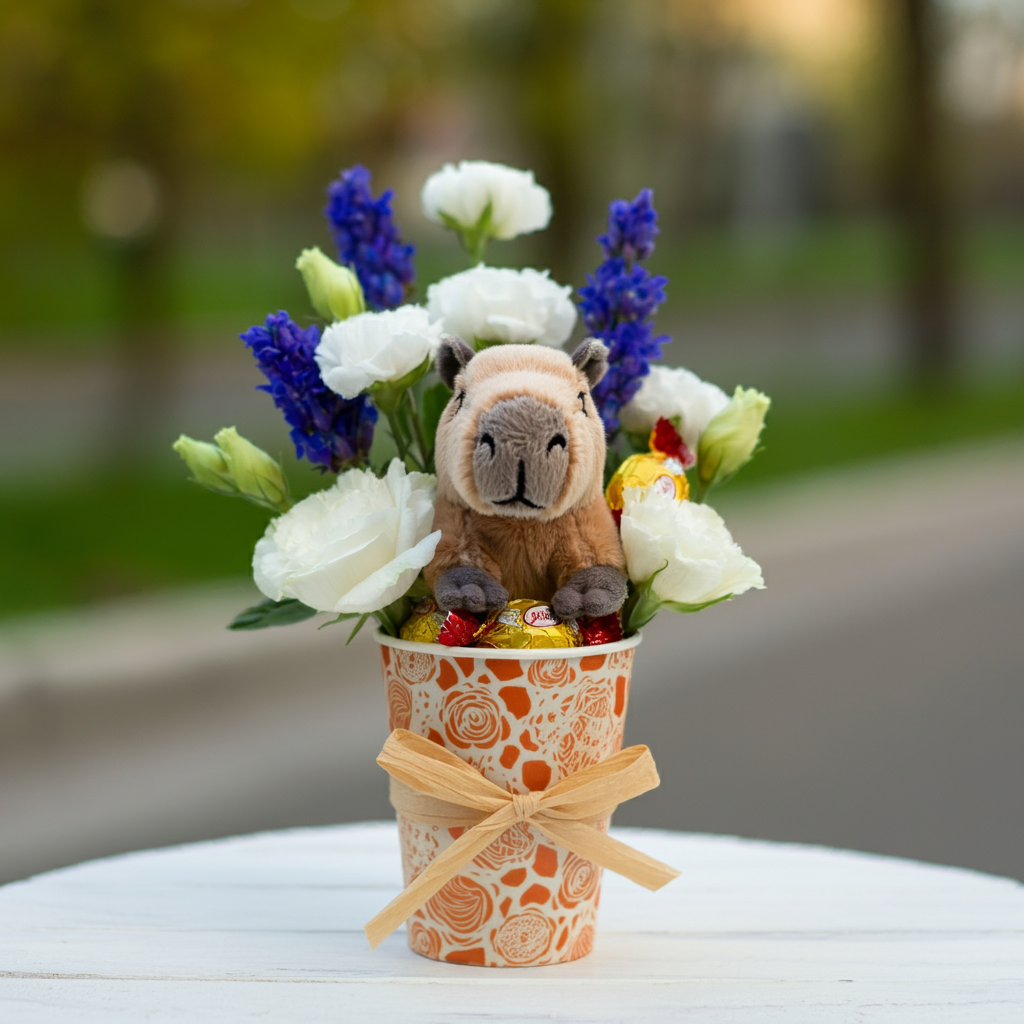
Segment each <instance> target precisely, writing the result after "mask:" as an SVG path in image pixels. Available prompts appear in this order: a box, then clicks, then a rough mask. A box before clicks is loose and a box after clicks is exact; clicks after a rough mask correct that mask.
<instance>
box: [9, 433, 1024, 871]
mask: <svg viewBox="0 0 1024 1024" xmlns="http://www.w3.org/2000/svg"><path fill="white" fill-rule="evenodd" d="M727 494H728V492H726V495H727ZM719 504H720V507H721V508H722V510H723V511H724V512H725V513H726V515H727V520H728V522H729V524H730V526H731V528H732V529H733V533H734V535H735V536H736V538H737V539H738V540H739V541H740V543H741V544H742V545H743V547H744V549H745V550H746V551H747V552H748V553H749V554H750V555H752V556H753V557H754V558H756V559H757V560H758V561H759V562H760V563H761V564H762V566H763V568H764V573H765V578H766V580H767V582H768V589H767V590H766V591H764V592H760V593H751V594H748V595H746V596H744V597H743V598H742V599H740V600H737V601H735V602H731V603H728V604H725V605H720V606H717V607H715V608H711V609H709V610H707V611H705V612H702V613H700V614H699V615H696V616H687V617H677V616H673V615H670V614H669V613H665V614H664V615H662V616H660V617H659V618H658V619H657V620H656V621H655V623H654V624H653V625H652V626H651V627H649V628H648V630H647V631H646V632H647V635H646V637H645V640H644V643H643V645H642V646H641V648H640V650H639V651H638V657H637V663H636V671H635V674H634V681H633V690H632V695H631V703H630V711H629V720H628V726H627V731H626V739H627V742H629V743H638V742H644V743H647V744H649V745H650V746H651V748H652V749H653V752H654V754H655V757H656V759H657V762H658V766H659V769H660V771H661V775H662V780H663V781H662V786H661V788H660V789H659V790H657V791H656V792H654V793H652V794H649V795H648V796H645V797H642V798H640V799H638V800H635V801H632V802H631V803H630V804H627V805H625V806H624V807H623V808H622V809H621V810H620V811H619V812H618V814H617V816H616V821H617V822H618V823H620V824H635V825H640V824H643V825H655V826H665V827H670V828H679V829H686V830H693V831H708V832H724V833H735V834H740V835H747V836H758V837H763V838H770V839H783V840H785V839H789V840H798V841H801V842H812V843H823V844H827V845H834V846H846V847H852V848H856V849H862V850H872V851H877V852H882V853H889V854H896V855H900V856H906V857H915V858H919V859H923V860H931V861H939V862H944V863H950V864H958V865H962V866H966V867H972V868H977V869H980V870H983V871H991V872H996V873H1000V874H1007V875H1013V876H1016V877H1018V878H1024V742H1022V723H1024V442H1021V441H1013V442H1004V443H999V444H988V445H985V446H982V447H973V448H963V449H958V450H955V451H946V452H942V453H938V454H935V455H932V456H926V457H919V458H917V459H914V460H912V461H900V462H892V463H886V464H881V465H876V466H870V467H863V468H859V469H857V470H854V471H847V472H845V473H842V474H836V475H833V476H822V477H816V478H813V479H808V480H806V481H802V482H797V483H789V484H786V485H777V486H776V487H775V488H774V489H771V490H760V491H758V492H757V493H747V494H740V495H737V496H736V497H733V498H731V499H729V500H723V501H722V502H720V503H719ZM251 596H252V593H251V592H250V591H248V590H244V589H239V588H235V587H228V588H219V589H216V588H215V589H210V590H204V591H196V592H191V593H187V594H179V595H167V596H163V597H159V598H153V599H148V600H145V601H135V602H131V603H127V604H121V605H117V606H108V607H105V608H100V609H96V610H93V611H89V612H81V613H76V614H75V615H71V616H61V617H49V618H43V619H37V620H33V621H31V622H21V623H8V624H6V625H4V626H3V627H0V881H2V880H9V879H13V878H17V877H22V876H24V875H27V874H30V873H33V872H36V871H41V870H43V869H46V868H50V867H55V866H58V865H62V864H67V863H71V862H74V861H77V860H80V859H83V858H87V857H93V856H98V855H101V854H107V853H113V852H115V851H121V850H128V849H133V848H138V847H146V846H153V845H162V844H169V843H175V842H182V841H186V840H192V839H200V838H205V837H212V836H219V835H226V834H231V833H235V832H246V831H254V830H258V829H267V828H279V827H283V826H288V825H300V824H318V823H325V822H334V821H351V820H359V819H364V818H375V817H387V816H389V813H390V809H389V807H388V804H387V800H386V785H385V777H384V773H383V772H381V771H380V770H379V769H378V768H377V767H376V765H375V764H374V757H375V755H376V753H377V751H378V750H379V748H380V744H381V743H382V742H383V739H384V736H385V732H386V726H385V720H384V710H383V700H382V696H381V694H380V692H379V690H380V684H379V675H378V666H377V653H376V648H375V646H374V644H373V643H372V641H371V639H370V638H369V636H365V637H360V638H358V639H357V640H356V641H355V642H354V643H353V644H352V645H351V646H350V647H345V646H344V639H345V636H346V627H345V626H335V627H331V628H330V629H328V630H324V631H323V632H320V633H317V632H316V630H315V628H314V627H313V625H311V624H310V623H304V624H302V625H299V626H294V627H290V628H287V629H282V630H279V631H267V632H265V633H258V634H248V635H246V634H232V633H228V632H227V631H225V630H224V629H223V628H222V624H223V623H224V622H225V621H227V620H228V619H229V618H230V617H231V615H232V614H233V613H234V612H235V611H236V610H237V609H238V608H240V607H242V606H243V605H244V604H245V603H247V601H248V600H249V599H250V597H251Z"/></svg>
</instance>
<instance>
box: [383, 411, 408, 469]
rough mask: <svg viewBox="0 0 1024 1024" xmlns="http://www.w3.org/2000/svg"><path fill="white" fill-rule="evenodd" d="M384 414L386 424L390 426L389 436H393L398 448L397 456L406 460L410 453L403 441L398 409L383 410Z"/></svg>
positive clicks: (403, 460)
mask: <svg viewBox="0 0 1024 1024" xmlns="http://www.w3.org/2000/svg"><path fill="white" fill-rule="evenodd" d="M384 415H385V416H386V417H387V419H388V426H389V427H390V428H391V436H392V437H393V438H394V440H395V447H396V448H397V449H398V457H399V458H400V459H401V460H402V462H406V461H407V460H408V457H409V456H410V455H411V454H412V453H411V452H410V451H409V448H408V446H407V445H406V443H405V435H404V433H403V432H402V425H401V423H399V421H398V411H397V410H394V411H388V412H385V413H384Z"/></svg>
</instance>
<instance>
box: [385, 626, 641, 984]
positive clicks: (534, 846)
mask: <svg viewBox="0 0 1024 1024" xmlns="http://www.w3.org/2000/svg"><path fill="white" fill-rule="evenodd" d="M377 641H378V642H379V643H380V645H381V651H380V653H381V663H382V667H383V670H384V689H385V694H386V697H387V704H388V728H389V729H410V730H412V731H413V732H416V733H419V734H420V735H421V736H426V737H428V738H430V739H432V740H434V742H435V743H440V744H441V745H442V746H444V747H446V748H447V749H448V750H450V751H452V752H453V753H455V754H458V756H459V757H461V758H462V759H463V760H464V761H467V762H468V763H469V764H471V765H473V767H474V768H477V769H479V770H480V771H481V772H482V773H483V774H484V775H485V776H486V777H487V778H488V779H490V780H491V781H492V782H494V783H496V784H497V785H499V786H504V787H505V788H506V789H507V790H508V791H509V792H510V793H526V792H528V791H530V790H540V789H546V788H547V787H548V786H550V785H552V784H553V783H555V782H557V781H558V780H559V779H561V778H563V777H564V776H566V775H571V774H572V773H573V772H577V771H579V770H580V769H581V768H585V767H586V766H587V765H591V764H596V763H597V762H598V761H603V760H604V759H605V758H606V757H610V756H611V755H612V754H614V753H616V752H617V751H618V750H619V749H620V748H621V747H622V728H623V724H624V722H625V718H626V704H627V702H628V700H629V680H630V674H631V671H632V667H633V651H634V648H635V647H636V645H637V644H639V643H640V634H639V633H638V634H637V635H636V636H633V637H630V638H629V639H628V640H621V641H619V642H618V643H614V644H602V645H600V646H595V647H577V648H572V649H570V650H567V651H556V650H552V649H550V648H548V649H543V650H490V649H488V650H483V649H480V648H472V647H442V646H440V645H438V644H421V643H415V642H413V641H409V640H399V639H396V638H394V637H390V636H385V635H384V634H382V633H381V632H380V631H379V630H378V632H377ZM609 821H610V819H609ZM598 827H599V828H602V829H607V827H608V821H605V822H603V823H599V825H598ZM398 830H399V837H400V841H401V845H402V869H403V872H404V875H405V884H406V885H408V884H409V882H410V881H411V880H412V879H413V878H415V877H416V875H417V874H419V872H420V871H422V870H423V868H424V867H425V866H426V865H427V864H429V863H430V861H431V860H433V858H434V857H435V856H436V855H437V854H438V853H440V852H441V851H442V850H444V849H445V848H447V847H448V846H451V844H452V843H453V842H454V841H455V840H456V839H457V838H458V836H459V835H461V833H462V831H463V830H462V829H445V828H441V827H439V826H430V825H419V824H416V823H415V822H412V821H409V820H407V819H404V818H403V817H402V816H401V815H398ZM600 889H601V869H600V868H599V867H597V866H596V865H595V864H592V863H591V862H590V861H587V860H583V859H582V858H580V857H577V856H576V855H575V854H574V853H570V852H569V851H568V850H566V849H564V848H563V847H561V846H557V845H556V844H554V843H552V842H551V841H550V840H549V839H548V838H547V837H546V836H544V835H543V834H542V833H540V832H539V831H537V830H536V829H533V828H531V827H530V826H529V825H527V824H525V823H524V824H520V825H516V826H515V827H513V828H510V829H508V830H507V831H506V832H504V833H502V835H501V836H500V837H499V838H498V839H497V840H495V842H493V843H491V845H490V846H488V847H487V848H486V849H485V850H484V851H483V852H482V853H481V854H480V855H479V856H477V857H476V859H475V860H473V861H472V862H471V863H470V864H469V865H467V866H466V867H465V868H463V870H462V871H461V872H460V873H459V874H458V875H457V876H456V877H455V878H453V879H452V880H451V881H450V882H448V884H447V885H445V887H444V888H443V889H441V891H440V892H438V893H437V895H436V896H434V897H433V898H432V899H430V900H428V901H427V903H426V904H424V905H423V906H422V907H421V908H420V909H419V910H417V911H416V913H415V914H414V915H413V916H412V917H411V918H410V919H409V920H408V922H407V923H406V930H407V934H408V938H409V946H410V948H411V949H413V950H414V951H415V952H417V953H420V954H422V955H423V956H426V957H430V958H432V959H434V960H447V961H450V962H453V963H462V964H479V965H481V966H487V967H526V966H531V967H532V966H539V965H541V964H559V963H565V962H566V961H568V960H576V959H577V958H579V957H581V956H586V954H587V953H589V952H590V950H591V947H592V945H593V942H594V929H595V925H596V917H597V902H598V897H599V895H600Z"/></svg>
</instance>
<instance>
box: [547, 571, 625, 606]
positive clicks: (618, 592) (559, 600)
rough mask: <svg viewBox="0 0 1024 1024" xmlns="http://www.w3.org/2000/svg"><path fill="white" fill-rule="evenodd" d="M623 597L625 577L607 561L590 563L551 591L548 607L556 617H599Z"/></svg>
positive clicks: (619, 602)
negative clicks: (562, 584) (601, 563)
mask: <svg viewBox="0 0 1024 1024" xmlns="http://www.w3.org/2000/svg"><path fill="white" fill-rule="evenodd" d="M625 600H626V577H625V576H623V574H622V573H621V572H619V570H618V569H616V568H614V567H613V566H611V565H591V566H588V567H587V568H586V569H580V570H579V572H576V573H573V575H572V576H571V577H569V579H568V581H567V582H566V583H565V585H564V586H563V587H561V588H560V589H559V590H558V591H556V592H555V596H554V597H553V598H552V599H551V610H552V611H553V612H554V613H555V614H556V615H557V616H558V617H559V618H560V619H575V618H578V617H579V616H580V615H591V616H593V617H594V618H600V617H601V616H602V615H611V613H612V612H616V611H618V610H619V609H620V608H621V607H622V602H623V601H625Z"/></svg>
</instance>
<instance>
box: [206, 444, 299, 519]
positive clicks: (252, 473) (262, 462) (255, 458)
mask: <svg viewBox="0 0 1024 1024" xmlns="http://www.w3.org/2000/svg"><path fill="white" fill-rule="evenodd" d="M213 439H214V440H215V441H216V442H217V444H218V445H220V449H221V451H222V453H223V455H224V460H225V462H226V463H227V467H228V471H229V472H230V473H231V479H232V480H234V483H235V486H236V487H237V488H238V492H239V493H240V494H241V495H242V497H243V498H248V499H249V501H252V502H255V503H256V504H257V505H263V506H264V507H265V508H269V509H272V510H273V511H274V512H286V511H287V510H288V509H289V508H291V501H290V500H289V498H288V481H287V480H285V478H284V472H283V471H282V469H281V466H280V465H279V463H278V462H277V460H276V459H274V458H271V456H269V455H268V454H267V453H266V452H265V451H263V449H262V448H257V447H256V445H254V444H253V443H252V442H251V441H247V440H246V439H245V438H244V437H242V436H241V435H240V434H239V433H238V431H237V430H235V428H234V427H225V428H224V429H223V430H218V431H217V433H216V434H215V435H214V438H213Z"/></svg>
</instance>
